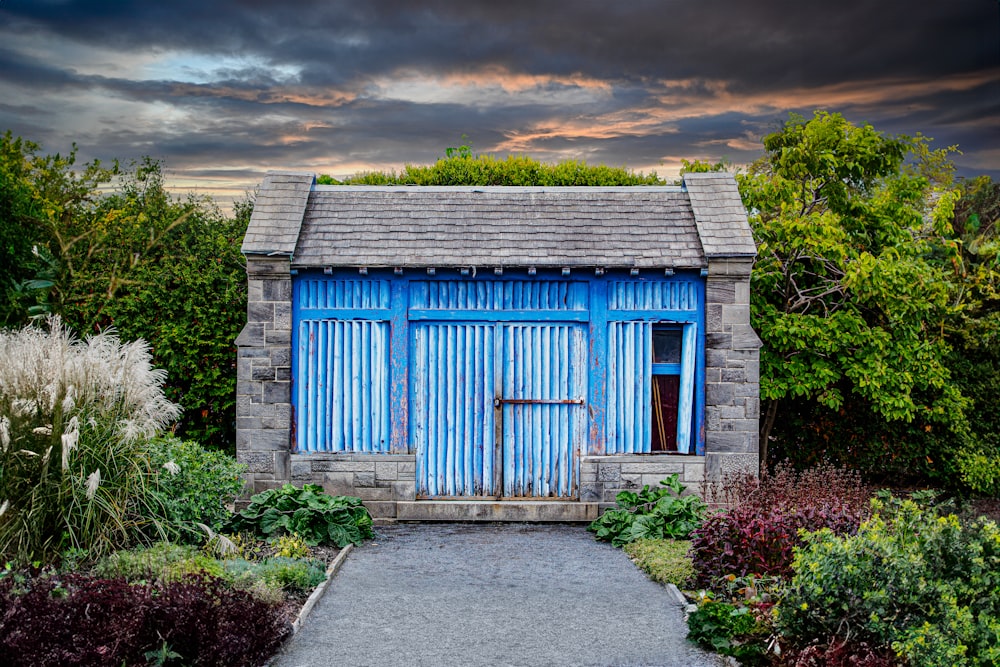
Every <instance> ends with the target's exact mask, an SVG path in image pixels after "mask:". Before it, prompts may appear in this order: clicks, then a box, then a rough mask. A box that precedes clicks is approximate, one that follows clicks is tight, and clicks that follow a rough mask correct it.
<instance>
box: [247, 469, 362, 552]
mask: <svg viewBox="0 0 1000 667" xmlns="http://www.w3.org/2000/svg"><path fill="white" fill-rule="evenodd" d="M230 527H231V528H232V529H233V530H237V531H240V530H250V531H254V532H256V533H257V534H258V535H264V536H265V537H271V536H278V535H282V534H286V533H295V534H297V535H299V536H300V537H301V538H302V539H303V540H305V541H306V543H307V544H309V545H310V546H315V545H319V544H333V545H336V546H338V547H345V546H347V545H348V544H361V542H362V541H363V540H365V539H366V538H371V537H374V532H373V531H372V518H371V515H370V514H368V510H367V509H365V507H364V505H362V504H361V500H360V499H359V498H354V497H352V496H330V495H327V494H326V493H324V492H323V487H321V486H319V485H317V484H306V485H304V486H303V487H302V488H297V487H295V486H292V485H291V484H285V485H284V486H282V487H281V488H279V489H269V490H267V491H263V492H261V493H258V494H257V495H255V496H253V497H252V498H250V504H249V506H247V508H246V509H244V510H243V511H242V512H240V513H239V514H237V515H236V516H235V517H233V519H232V521H231V523H230Z"/></svg>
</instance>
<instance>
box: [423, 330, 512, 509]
mask: <svg viewBox="0 0 1000 667" xmlns="http://www.w3.org/2000/svg"><path fill="white" fill-rule="evenodd" d="M412 332H413V347H412V357H411V362H412V371H411V377H412V392H411V395H410V396H411V398H410V410H411V412H410V420H411V424H412V427H411V428H412V434H413V447H414V449H415V450H416V453H417V493H418V494H419V495H422V496H483V495H493V494H494V493H495V489H494V447H493V443H494V438H495V436H494V417H493V414H494V410H493V398H494V391H495V388H494V363H493V360H494V326H492V325H485V324H471V323H469V324H422V325H420V326H415V327H413V328H412Z"/></svg>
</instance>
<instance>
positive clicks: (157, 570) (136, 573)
mask: <svg viewBox="0 0 1000 667" xmlns="http://www.w3.org/2000/svg"><path fill="white" fill-rule="evenodd" d="M94 572H95V573H96V574H97V575H98V576H100V577H105V578H109V579H111V578H118V577H120V578H123V579H127V580H128V581H140V580H142V581H179V580H180V579H182V578H184V577H185V576H187V575H192V574H193V575H200V576H212V577H223V576H224V574H225V570H224V568H223V566H222V564H221V563H220V562H219V561H217V560H216V559H214V558H212V557H210V556H207V555H205V554H204V553H202V552H201V551H200V550H199V549H198V548H196V547H193V546H187V545H179V544H170V543H168V542H160V543H158V544H154V545H153V546H151V547H147V548H141V549H136V550H133V551H117V552H115V553H113V554H111V555H110V556H107V557H106V558H103V559H101V560H100V561H98V562H97V563H96V564H95V565H94Z"/></svg>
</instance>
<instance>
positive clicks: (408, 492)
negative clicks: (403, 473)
mask: <svg viewBox="0 0 1000 667" xmlns="http://www.w3.org/2000/svg"><path fill="white" fill-rule="evenodd" d="M392 497H393V499H394V500H415V499H416V497H417V483H416V482H414V481H412V480H409V481H395V482H392Z"/></svg>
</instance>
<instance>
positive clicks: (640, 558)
mask: <svg viewBox="0 0 1000 667" xmlns="http://www.w3.org/2000/svg"><path fill="white" fill-rule="evenodd" d="M690 548H691V543H690V542H688V541H687V540H666V539H662V540H661V539H642V540H636V541H635V542H630V543H628V544H626V545H625V546H624V547H623V549H624V551H625V553H626V554H628V557H629V558H631V559H632V562H633V563H635V564H636V565H637V566H638V567H639V569H641V570H642V571H643V572H645V573H646V574H647V575H649V578H650V579H652V580H653V581H655V582H657V583H660V584H674V585H675V586H679V587H682V588H683V587H685V586H686V585H687V584H688V582H689V581H690V580H691V579H692V578H693V577H694V568H693V567H691V559H690V558H688V555H687V554H688V550H689V549H690Z"/></svg>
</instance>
